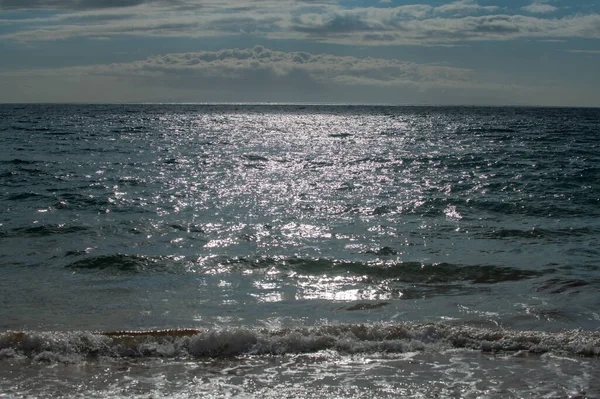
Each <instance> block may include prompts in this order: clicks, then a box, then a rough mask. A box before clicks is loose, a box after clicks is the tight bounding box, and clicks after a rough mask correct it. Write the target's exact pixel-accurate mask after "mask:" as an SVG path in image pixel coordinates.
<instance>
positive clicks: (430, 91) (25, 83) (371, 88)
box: [0, 46, 569, 104]
mask: <svg viewBox="0 0 600 399" xmlns="http://www.w3.org/2000/svg"><path fill="white" fill-rule="evenodd" d="M476 75H477V74H476V73H475V72H474V71H472V70H469V69H464V68H453V67H447V66H439V65H427V64H417V63H412V62H400V61H395V60H386V59H377V58H356V57H340V56H334V55H329V54H310V53H306V52H281V51H273V50H270V49H267V48H264V47H262V46H255V47H254V48H252V49H226V50H221V51H201V52H193V53H173V54H164V55H159V56H154V57H150V58H148V59H146V60H140V61H134V62H130V63H118V64H106V65H91V66H85V67H67V68H57V69H43V70H42V69H40V70H34V71H19V72H9V73H0V84H2V85H5V86H7V87H11V88H12V89H11V90H12V91H13V92H18V93H25V95H27V96H34V97H35V98H38V99H39V101H41V102H44V101H48V100H47V99H46V98H45V97H44V96H45V95H47V94H48V93H56V92H58V91H59V90H58V89H59V88H61V89H62V93H64V94H63V96H62V97H61V98H60V99H58V100H49V101H59V102H115V101H117V102H118V101H127V102H170V101H173V102H311V103H323V102H338V103H339V102H344V103H387V104H453V103H463V104H464V103H469V101H471V100H472V99H473V98H476V99H478V101H479V102H480V103H484V104H507V103H511V102H512V103H514V98H513V99H512V100H511V93H513V92H515V91H521V96H522V101H524V102H526V101H528V100H529V98H528V96H531V95H533V94H535V93H533V92H532V88H527V87H518V86H514V85H501V84H494V83H489V82H481V81H479V80H478V78H477V76H476ZM24 77H27V79H26V80H25V79H20V78H24ZM537 90H542V89H540V88H538V89H537ZM8 93H9V92H5V94H4V96H1V95H0V101H5V102H6V101H7V97H6V96H7V95H8ZM538 94H539V93H538ZM562 95H563V98H567V97H568V96H569V93H567V92H563V93H562ZM50 98H56V94H54V97H50ZM19 101H20V99H19V98H16V99H14V98H13V99H12V100H10V99H9V100H8V102H19Z"/></svg>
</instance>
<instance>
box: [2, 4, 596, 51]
mask: <svg viewBox="0 0 600 399" xmlns="http://www.w3.org/2000/svg"><path fill="white" fill-rule="evenodd" d="M0 2H2V3H0V4H3V5H4V6H5V7H6V6H7V5H10V4H12V5H16V4H17V3H19V4H21V3H20V2H17V0H0ZM84 3H85V7H84ZM22 4H23V5H24V6H35V5H37V6H39V7H41V6H42V4H46V5H47V4H57V5H59V4H60V6H61V7H63V8H64V7H67V6H68V7H70V10H68V11H64V12H62V13H58V14H55V15H52V16H49V17H43V18H29V19H27V20H15V19H10V20H5V21H4V23H5V24H8V23H10V24H11V25H12V27H13V29H11V31H10V32H9V33H4V34H3V35H0V39H5V40H17V41H44V40H61V39H66V38H72V37H92V38H93V37H105V38H109V37H120V36H124V35H129V36H171V37H210V36H228V35H229V36H231V35H254V37H261V38H264V39H309V40H314V41H320V42H328V43H337V44H347V45H449V44H455V43H457V42H461V41H462V42H464V41H469V40H511V39H516V38H536V39H563V38H571V37H582V38H600V15H598V14H588V15H585V14H576V15H573V16H568V17H562V18H552V19H549V18H542V17H539V16H533V15H519V14H511V13H505V14H502V13H499V10H500V9H499V8H498V7H495V6H481V5H479V4H478V3H477V2H476V1H473V0H460V1H455V2H452V3H448V4H445V5H442V6H438V7H432V6H430V5H426V4H412V5H405V6H397V7H389V6H386V7H355V8H344V7H342V6H340V5H339V4H337V3H336V2H333V1H325V0H323V1H308V0H306V1H300V0H287V1H285V0H284V1H276V0H254V1H249V0H248V1H233V0H222V1H219V2H217V1H216V0H213V1H210V0H205V1H200V0H170V1H169V2H166V0H123V1H118V2H117V1H116V0H90V1H86V2H84V1H83V0H62V1H59V0H47V1H42V0H24V1H23V3H22ZM534 5H537V6H536V7H538V9H542V8H540V7H541V6H544V7H552V6H549V5H547V4H542V3H539V2H538V3H534V4H532V5H531V6H529V7H533V6H534ZM117 6H121V7H118V8H117ZM94 7H98V8H97V9H96V8H94ZM101 7H106V8H101ZM123 7H128V8H126V9H124V8H123ZM90 8H94V9H90ZM183 8H185V9H186V10H187V11H186V12H182V9H183ZM7 21H10V22H7Z"/></svg>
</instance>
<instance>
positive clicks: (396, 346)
mask: <svg viewBox="0 0 600 399" xmlns="http://www.w3.org/2000/svg"><path fill="white" fill-rule="evenodd" d="M457 348H464V349H471V350H475V351H482V352H493V353H501V352H513V353H514V352H517V353H530V354H543V353H553V354H560V355H570V356H583V357H598V356H600V331H583V330H569V331H562V332H540V331H515V330H503V329H489V328H481V327H473V326H464V325H461V326H451V325H447V324H393V325H385V324H375V325H362V324H346V325H328V326H318V327H303V328H287V329H255V328H225V329H214V330H196V329H176V330H155V331H119V332H5V333H2V334H0V360H2V359H9V358H28V359H31V360H34V361H49V362H76V361H78V360H89V359H94V358H98V357H111V358H139V357H158V358H181V357H191V358H232V357H238V356H252V355H254V356H257V355H263V356H264V355H275V356H277V355H288V354H301V353H315V352H319V351H326V350H328V351H336V352H339V353H341V354H356V353H373V354H376V353H381V354H386V353H388V354H389V353H405V352H419V351H425V352H426V351H430V352H439V351H443V350H448V349H457Z"/></svg>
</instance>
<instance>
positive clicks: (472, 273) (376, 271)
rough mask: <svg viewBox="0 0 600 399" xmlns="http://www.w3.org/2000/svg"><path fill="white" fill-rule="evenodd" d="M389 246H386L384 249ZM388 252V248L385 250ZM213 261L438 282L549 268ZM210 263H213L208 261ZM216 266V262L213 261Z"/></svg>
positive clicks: (501, 277)
mask: <svg viewBox="0 0 600 399" xmlns="http://www.w3.org/2000/svg"><path fill="white" fill-rule="evenodd" d="M383 250H385V248H384V249H383ZM385 253H386V254H387V253H388V252H387V251H386V252H385ZM212 262H214V263H216V264H217V265H219V266H225V267H230V268H231V269H232V270H233V271H236V270H240V271H245V270H253V269H254V270H256V269H268V268H271V267H276V268H278V269H280V270H291V271H293V272H296V273H301V274H311V275H312V274H322V273H328V274H333V275H347V274H352V275H359V276H368V277H370V278H377V279H398V280H401V281H404V282H414V283H422V282H427V283H438V282H450V281H465V282H472V283H483V284H494V283H500V282H505V281H519V280H524V279H529V278H536V277H540V276H542V275H544V274H545V273H546V272H547V271H544V270H542V271H538V270H525V269H518V268H514V267H509V266H496V265H456V264H452V263H445V262H444V263H430V264H426V263H422V262H408V261H406V262H405V261H397V260H390V261H382V260H380V259H376V260H374V261H370V262H369V261H367V262H358V261H348V260H339V259H327V258H301V257H289V258H288V257H258V258H251V257H234V258H221V259H219V258H214V259H212ZM206 266H209V267H210V266H211V265H209V264H207V265H206ZM213 266H216V265H213Z"/></svg>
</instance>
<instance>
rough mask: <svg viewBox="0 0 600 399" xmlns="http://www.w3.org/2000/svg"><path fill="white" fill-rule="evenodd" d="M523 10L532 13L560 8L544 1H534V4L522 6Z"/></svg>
mask: <svg viewBox="0 0 600 399" xmlns="http://www.w3.org/2000/svg"><path fill="white" fill-rule="evenodd" d="M522 10H525V11H527V12H529V13H532V14H547V13H551V12H555V11H557V10H558V8H557V7H554V6H551V5H550V4H546V3H545V2H543V1H534V2H533V3H532V4H530V5H528V6H525V7H522Z"/></svg>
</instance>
